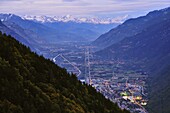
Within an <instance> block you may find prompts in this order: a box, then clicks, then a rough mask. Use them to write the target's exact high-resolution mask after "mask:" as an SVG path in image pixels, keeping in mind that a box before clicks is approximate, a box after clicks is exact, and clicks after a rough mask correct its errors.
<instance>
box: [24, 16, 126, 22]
mask: <svg viewBox="0 0 170 113" xmlns="http://www.w3.org/2000/svg"><path fill="white" fill-rule="evenodd" d="M22 19H26V20H33V21H36V22H41V23H46V22H76V23H93V24H112V23H118V24H120V23H122V22H124V21H125V20H127V19H128V15H125V16H121V17H117V18H106V19H99V18H87V17H73V16H72V15H66V16H61V17H59V16H54V17H47V16H29V15H25V16H23V17H22Z"/></svg>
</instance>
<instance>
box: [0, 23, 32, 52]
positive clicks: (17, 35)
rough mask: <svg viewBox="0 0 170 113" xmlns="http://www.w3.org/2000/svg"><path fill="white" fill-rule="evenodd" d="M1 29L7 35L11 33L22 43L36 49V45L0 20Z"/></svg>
mask: <svg viewBox="0 0 170 113" xmlns="http://www.w3.org/2000/svg"><path fill="white" fill-rule="evenodd" d="M0 31H1V32H2V33H6V34H7V35H11V36H14V37H15V38H16V40H18V41H20V42H21V43H23V44H25V45H26V46H29V47H30V48H31V49H32V50H35V49H34V47H33V46H32V45H31V44H30V43H29V42H28V41H27V40H26V39H24V38H23V37H21V36H20V35H19V34H17V33H16V32H15V31H13V30H11V29H10V28H8V27H7V26H6V25H4V24H3V23H2V22H1V21H0Z"/></svg>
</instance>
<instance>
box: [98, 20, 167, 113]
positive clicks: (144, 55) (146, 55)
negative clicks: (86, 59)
mask: <svg viewBox="0 0 170 113" xmlns="http://www.w3.org/2000/svg"><path fill="white" fill-rule="evenodd" d="M96 54H98V55H100V56H102V57H103V58H104V57H105V58H109V59H123V60H126V61H127V63H128V62H129V61H130V62H134V63H135V64H138V65H142V67H143V68H144V69H145V70H147V71H148V72H149V73H150V77H152V79H151V81H150V85H151V92H149V95H150V96H149V98H150V100H149V104H148V110H149V111H150V113H161V112H162V113H169V112H170V109H169V108H168V107H167V106H169V105H170V103H169V101H168V100H169V96H170V90H169V89H170V85H169V83H170V72H169V69H170V68H169V65H170V19H165V20H164V21H162V22H160V23H158V24H154V25H153V26H150V27H148V28H146V29H144V30H143V31H142V32H141V33H139V34H137V35H135V36H132V37H128V38H125V39H123V40H122V41H120V42H119V43H116V44H113V45H112V46H110V47H108V48H106V49H103V50H102V51H99V52H97V53H96ZM166 99H167V100H166Z"/></svg>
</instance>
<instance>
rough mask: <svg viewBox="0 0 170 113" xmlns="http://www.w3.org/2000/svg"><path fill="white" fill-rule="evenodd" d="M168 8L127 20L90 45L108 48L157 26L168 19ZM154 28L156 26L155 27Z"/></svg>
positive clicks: (169, 17)
mask: <svg viewBox="0 0 170 113" xmlns="http://www.w3.org/2000/svg"><path fill="white" fill-rule="evenodd" d="M169 15H170V8H166V9H162V10H155V11H153V12H150V13H148V14H147V15H146V16H142V17H138V18H134V19H129V20H127V21H125V22H124V23H123V24H121V25H119V26H118V27H116V28H113V29H112V30H110V31H109V32H107V33H105V34H103V35H101V36H100V37H99V38H97V39H96V40H95V41H94V42H93V43H92V45H95V46H98V47H100V48H105V47H109V46H111V45H112V44H115V43H117V42H119V41H121V40H123V39H124V38H127V37H133V36H135V35H137V34H139V33H141V32H143V30H144V29H147V28H148V27H151V26H154V25H157V24H159V23H160V22H162V21H164V20H169V19H170V16H169ZM155 27H156V26H155Z"/></svg>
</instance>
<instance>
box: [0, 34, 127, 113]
mask: <svg viewBox="0 0 170 113" xmlns="http://www.w3.org/2000/svg"><path fill="white" fill-rule="evenodd" d="M0 112H1V113H23V112H24V113H69V112H72V113H128V111H122V110H121V109H119V108H118V106H117V105H116V104H114V103H112V102H111V101H109V100H107V99H105V98H104V96H102V95H101V94H100V93H98V92H96V90H95V89H94V88H92V87H91V86H87V85H83V84H82V83H81V82H80V81H78V80H77V78H76V76H75V75H70V74H68V73H67V71H66V70H65V69H62V68H60V67H58V66H57V65H55V64H54V63H53V62H51V61H50V60H46V59H45V58H43V57H42V56H38V55H37V54H35V53H33V52H30V49H28V48H27V47H26V46H23V45H22V44H20V43H19V42H18V41H16V40H15V39H13V38H11V36H6V35H2V33H0Z"/></svg>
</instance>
